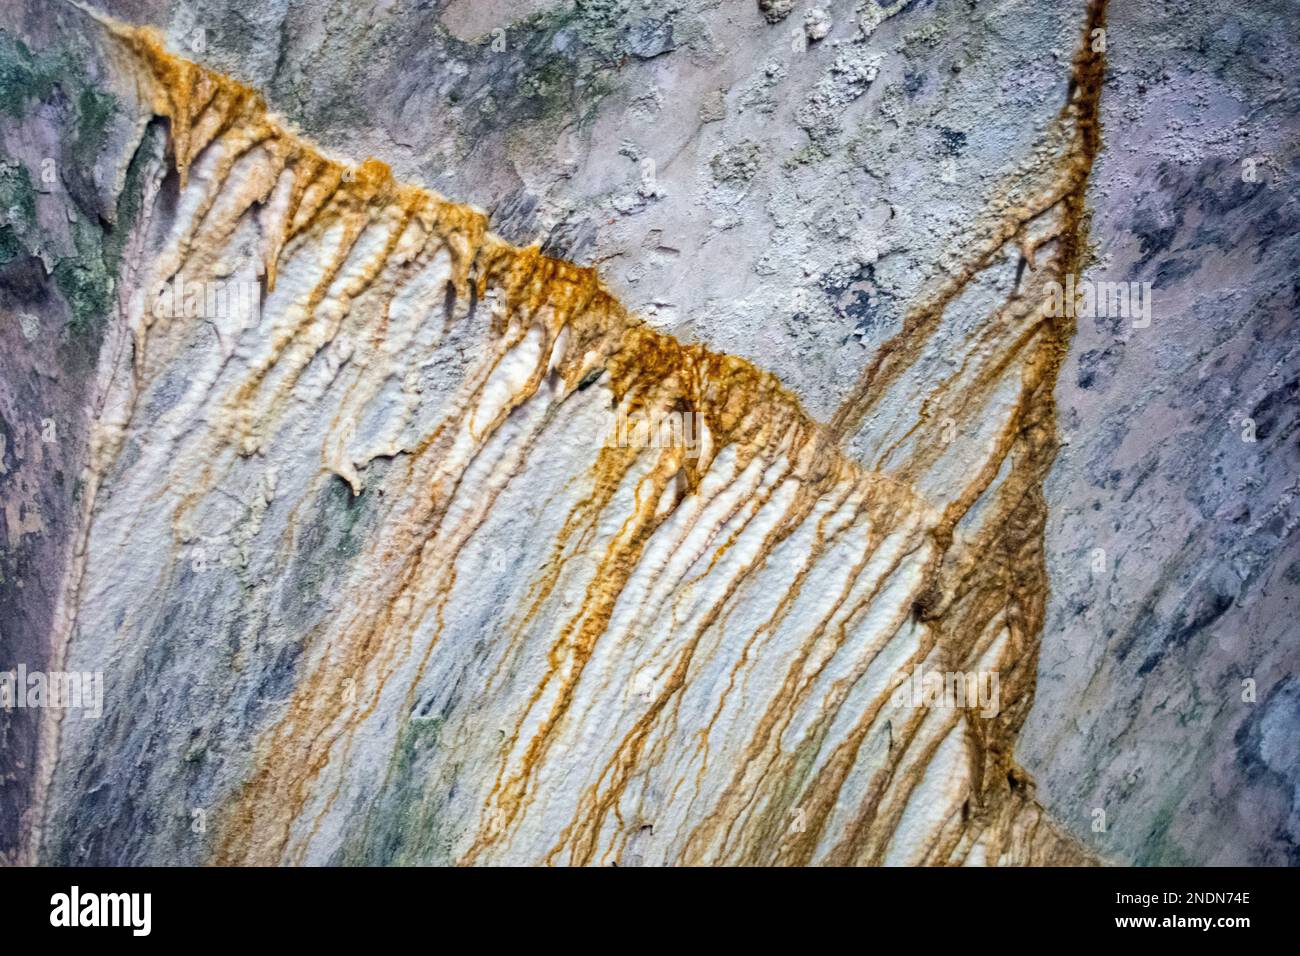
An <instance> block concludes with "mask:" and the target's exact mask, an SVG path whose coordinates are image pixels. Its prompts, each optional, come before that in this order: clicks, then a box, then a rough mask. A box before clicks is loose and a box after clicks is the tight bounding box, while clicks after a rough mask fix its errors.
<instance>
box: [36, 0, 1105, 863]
mask: <svg viewBox="0 0 1300 956" xmlns="http://www.w3.org/2000/svg"><path fill="white" fill-rule="evenodd" d="M1103 16H1104V13H1103V4H1101V3H1096V4H1094V5H1093V7H1092V9H1091V12H1090V14H1089V19H1088V21H1087V22H1086V23H1084V24H1081V25H1080V26H1081V29H1082V30H1083V35H1084V37H1085V41H1086V38H1087V36H1088V35H1089V33H1090V31H1092V30H1095V29H1098V28H1100V27H1101V26H1102V25H1103ZM102 28H103V29H105V30H107V31H110V32H111V34H112V36H113V39H112V41H111V42H112V44H113V45H114V49H116V51H117V53H116V54H115V55H116V56H118V57H119V58H120V62H121V64H123V65H122V66H121V69H123V70H129V71H131V73H132V75H134V76H135V78H136V82H137V83H138V88H139V90H140V91H141V96H142V99H143V102H144V104H145V105H146V107H147V111H148V112H151V113H152V114H153V115H154V116H156V117H158V118H160V119H153V120H150V121H149V122H148V123H147V124H143V125H141V127H140V142H139V146H138V149H137V155H136V159H135V160H134V161H133V166H134V167H135V168H137V169H140V170H142V174H141V176H140V181H141V185H140V190H141V208H140V212H139V215H138V216H137V217H136V219H135V220H134V222H133V224H132V225H131V228H130V234H129V236H128V238H127V239H126V240H125V251H124V253H123V257H122V262H123V266H122V271H121V274H120V276H119V278H118V282H117V284H116V294H115V301H114V303H113V305H114V310H115V314H116V315H117V316H118V318H116V319H113V320H112V321H110V323H109V325H108V328H107V330H106V332H105V340H104V344H103V348H102V353H101V358H100V361H99V372H98V378H97V380H96V384H95V386H94V395H93V396H92V404H93V407H94V409H95V410H96V414H95V416H94V417H95V422H94V425H93V428H92V430H91V433H90V437H89V444H88V450H87V460H86V464H85V469H84V477H83V480H82V490H81V494H80V507H81V512H80V515H79V517H78V518H77V521H76V529H77V530H76V531H75V533H74V535H73V543H72V547H71V551H70V558H69V570H68V573H67V575H66V578H65V583H64V586H63V589H62V592H61V596H60V598H59V603H58V605H57V608H56V612H55V618H54V628H53V634H52V636H51V643H50V649H49V655H50V656H49V669H50V670H60V671H76V672H92V673H93V672H102V673H103V674H105V675H107V676H106V684H107V691H106V694H107V700H106V702H105V717H104V719H101V720H97V721H80V720H77V719H75V718H73V717H63V718H61V712H60V711H58V710H49V711H46V712H45V713H44V714H43V715H42V722H41V724H40V728H39V746H38V749H37V759H36V762H35V766H34V767H33V768H32V770H33V785H32V793H31V806H32V808H33V809H32V811H31V812H30V813H29V814H28V816H27V817H26V818H25V819H26V821H27V822H26V825H25V829H24V833H23V843H24V845H25V846H26V848H27V853H28V855H29V857H30V858H32V859H36V860H41V861H49V862H91V861H95V862H171V861H177V860H189V861H195V862H218V863H232V864H234V863H241V864H251V863H257V864H265V863H272V864H274V863H323V862H331V861H332V862H381V863H393V862H433V863H464V864H481V863H559V864H611V863H617V864H619V865H628V864H634V863H645V864H675V863H750V864H773V863H775V864H810V863H811V864H867V863H1047V862H1066V863H1075V862H1086V861H1088V860H1090V859H1091V854H1089V853H1088V852H1086V851H1085V850H1083V849H1082V848H1081V847H1079V846H1078V845H1077V844H1076V843H1075V842H1074V841H1073V840H1072V839H1071V838H1069V837H1067V836H1066V835H1064V833H1063V831H1061V830H1059V829H1058V828H1057V827H1056V826H1055V825H1054V824H1053V823H1052V822H1051V821H1050V820H1049V819H1048V818H1047V816H1046V814H1045V813H1044V812H1043V811H1042V809H1041V808H1040V806H1039V805H1038V803H1037V802H1036V800H1035V797H1034V788H1033V785H1032V782H1031V781H1030V779H1029V778H1028V776H1027V775H1026V774H1025V773H1024V772H1023V771H1022V770H1021V769H1020V768H1019V767H1018V766H1017V765H1016V763H1015V762H1014V760H1013V756H1012V749H1013V745H1014V741H1015V738H1016V735H1017V733H1018V732H1019V730H1020V727H1021V725H1022V723H1023V721H1024V719H1025V716H1026V714H1027V712H1028V708H1029V706H1030V704H1031V702H1032V697H1033V690H1034V682H1035V667H1036V663H1037V652H1038V642H1039V640H1040V636H1041V631H1042V625H1043V617H1044V601H1045V596H1046V592H1047V581H1046V571H1045V565H1044V557H1043V524H1044V518H1045V506H1044V502H1043V495H1042V490H1041V486H1042V482H1043V478H1044V475H1045V473H1046V469H1047V468H1048V466H1049V465H1050V462H1051V460H1052V457H1053V454H1054V451H1055V441H1056V438H1055V409H1054V404H1053V398H1052V388H1053V385H1054V383H1055V380H1056V373H1057V369H1058V367H1059V366H1060V363H1061V360H1062V357H1063V355H1064V352H1065V350H1066V348H1067V345H1068V343H1069V340H1070V337H1071V334H1072V331H1073V330H1072V328H1071V323H1072V320H1070V319H1066V318H1063V317H1053V316H1051V315H1049V314H1047V310H1046V308H1045V305H1044V303H1045V299H1044V297H1043V296H1042V294H1041V290H1042V288H1043V286H1044V283H1045V282H1046V281H1048V280H1052V279H1061V278H1062V277H1063V276H1064V275H1065V274H1066V273H1068V272H1073V271H1077V269H1078V267H1079V264H1080V261H1081V255H1082V250H1083V244H1084V241H1085V236H1084V226H1085V215H1084V187H1085V184H1086V182H1087V179H1088V175H1089V171H1090V168H1091V165H1092V161H1093V158H1094V156H1095V155H1096V152H1097V145H1098V136H1099V123H1098V102H1099V97H1100V92H1101V69H1102V63H1101V54H1100V53H1099V52H1095V51H1093V49H1092V48H1091V47H1090V46H1089V44H1088V43H1087V42H1084V43H1083V44H1082V45H1081V46H1080V52H1079V53H1078V54H1077V56H1076V57H1075V59H1074V63H1073V71H1074V78H1073V81H1072V82H1071V84H1070V90H1069V97H1068V102H1066V103H1065V104H1064V106H1063V108H1062V110H1061V112H1060V114H1059V117H1058V119H1057V121H1056V123H1055V125H1054V126H1053V127H1052V129H1051V130H1050V132H1049V134H1048V135H1047V136H1046V137H1045V139H1044V141H1043V142H1042V144H1041V146H1040V148H1039V149H1038V150H1037V151H1036V152H1035V153H1034V155H1033V156H1032V157H1031V158H1029V159H1027V160H1026V162H1025V164H1024V166H1023V168H1022V169H1021V170H1020V171H1019V172H1018V174H1017V175H1016V176H1015V177H1014V179H1013V181H1011V182H1009V183H1008V184H1007V186H1006V188H1005V189H1004V190H1003V191H1002V193H1001V195H1000V198H999V199H998V200H997V201H996V202H994V203H993V204H991V206H990V208H989V209H988V210H987V214H986V217H985V220H984V223H983V226H982V227H981V232H980V234H979V235H978V236H975V237H972V238H971V240H970V242H969V243H968V244H967V246H966V248H965V250H964V251H963V254H962V259H961V261H960V262H956V263H955V264H954V265H953V266H952V267H951V268H950V269H948V270H947V278H946V280H945V281H944V282H943V283H942V284H941V285H939V286H938V287H936V288H935V289H933V290H932V293H931V295H930V296H929V297H928V298H927V299H925V300H924V301H922V302H920V303H919V304H917V305H916V306H915V307H914V308H913V310H912V311H911V313H910V314H909V316H908V318H907V320H906V322H905V323H904V327H903V329H902V331H901V332H899V333H898V334H897V335H895V336H894V337H893V338H892V339H890V340H889V341H888V342H887V343H886V344H884V345H883V346H882V347H881V348H880V349H879V350H877V351H876V353H875V354H874V356H873V357H872V358H871V359H870V361H869V364H868V366H867V368H866V371H865V373H864V375H863V377H862V380H861V382H860V384H859V386H858V387H857V388H856V389H854V390H853V392H852V393H851V395H850V396H849V398H848V400H847V401H846V402H845V403H844V404H843V406H842V407H841V408H840V410H839V411H838V412H837V413H836V414H835V415H834V417H833V419H832V421H831V422H830V423H829V425H828V426H823V425H820V424H818V423H817V422H815V421H813V420H812V419H811V418H810V417H809V416H808V415H807V414H805V412H804V411H803V410H802V408H801V406H800V404H799V402H798V401H797V400H796V399H795V397H794V396H793V395H792V394H791V393H790V392H789V391H787V390H786V389H785V388H783V387H782V385H781V383H780V382H778V381H777V380H776V379H775V378H774V377H773V376H772V375H770V374H767V373H764V372H762V371H760V370H759V369H757V368H755V367H753V366H752V365H751V364H749V363H748V362H746V361H743V360H741V359H738V358H734V357H731V356H728V355H723V354H718V353H715V352H712V351H709V350H708V349H706V348H704V347H702V346H698V345H685V344H681V343H679V342H678V341H676V340H674V339H673V338H672V337H670V336H668V335H666V334H663V333H660V332H657V331H654V330H653V329H651V328H650V327H649V326H647V325H645V324H643V323H642V322H640V321H639V320H637V319H636V318H635V317H633V316H631V315H629V314H628V313H627V312H626V311H625V309H624V308H623V307H622V306H621V305H620V304H619V302H618V301H616V300H615V299H614V298H613V297H612V296H611V294H610V293H609V292H608V291H607V290H606V289H605V287H604V286H603V285H602V284H601V282H600V281H599V279H598V278H597V277H596V275H595V273H594V272H593V271H592V270H590V269H584V268H579V267H577V266H574V265H571V264H569V263H566V262H563V261H559V260H557V259H554V258H549V257H547V256H544V255H542V254H540V253H539V251H538V250H537V249H536V248H517V247H515V246H512V245H510V244H508V243H507V242H505V241H503V240H502V239H500V238H498V237H496V236H494V235H493V234H492V233H490V232H489V231H488V229H487V224H486V220H485V217H484V216H483V215H482V214H481V213H479V212H476V211H475V210H473V209H471V208H468V207H465V206H460V205H456V204H454V203H452V202H450V201H447V200H445V199H443V198H441V197H440V196H437V195H435V194H433V193H431V192H429V191H427V190H424V189H420V188H417V187H414V186H409V185H404V184H401V183H399V182H397V181H395V180H394V178H393V176H392V175H391V174H390V172H389V169H388V168H387V167H386V166H385V165H384V164H382V163H380V162H378V161H376V160H370V161H367V162H366V163H364V164H362V165H360V166H356V167H353V166H350V165H348V164H346V163H344V162H340V161H337V160H334V159H331V158H328V157H327V156H325V155H323V153H322V152H321V151H319V150H318V149H317V148H316V147H314V146H313V145H312V144H311V143H309V142H307V141H306V140H305V139H303V138H301V137H300V136H298V135H296V134H294V133H291V132H289V131H287V130H286V129H285V128H284V126H283V125H282V124H281V123H280V122H278V121H277V120H276V119H275V118H274V117H273V116H271V115H270V114H269V113H268V111H267V108H266V106H265V104H264V103H263V101H262V98H261V97H260V96H259V95H258V94H257V93H256V92H255V91H253V90H252V89H250V88H248V87H246V86H243V85H241V84H240V83H237V82H235V81H234V80H231V79H229V78H227V77H224V76H222V75H219V74H216V73H214V72H211V71H209V70H207V69H204V68H201V67H199V66H197V65H194V64H192V63H189V62H187V61H185V60H183V59H180V58H178V57H176V56H174V55H172V54H170V53H168V52H166V51H165V50H164V49H163V47H162V45H161V42H160V40H159V39H158V38H157V37H156V36H155V35H154V34H152V33H151V32H150V31H148V30H145V29H137V28H128V27H125V26H120V25H117V24H111V23H110V24H106V25H104V26H103V27H102ZM164 134H165V135H164ZM1008 255H1013V256H1016V257H1018V260H1019V270H1018V273H1017V280H1016V283H1015V286H1014V288H1013V289H1011V290H1010V291H1009V292H1007V294H1006V295H1005V298H1004V300H1003V301H1002V302H1000V303H999V304H997V306H996V307H995V308H993V309H991V310H987V309H986V310H983V311H982V312H981V313H980V314H978V315H971V314H970V313H969V310H967V314H966V317H965V319H964V321H966V322H967V323H968V326H967V328H966V329H965V330H964V336H963V337H964V340H965V342H966V343H967V346H966V347H965V349H964V350H963V351H962V352H961V354H952V353H951V352H950V351H948V350H946V349H944V348H942V347H937V346H936V344H935V343H936V339H935V337H934V335H933V332H934V330H935V329H936V328H937V327H938V326H939V325H940V324H941V323H943V322H945V321H949V320H950V316H951V314H952V313H953V312H954V311H959V310H954V308H953V307H954V304H956V303H959V302H960V301H961V300H962V297H963V296H964V295H966V294H967V292H968V289H969V288H970V287H971V286H972V284H973V282H974V280H976V279H977V278H978V277H979V275H980V274H981V273H982V272H983V271H984V270H986V269H987V268H988V267H989V265H990V263H993V262H1003V261H1005V259H1006V258H1007V256H1008ZM945 341H947V340H945ZM850 439H853V440H854V447H853V453H852V455H849V454H846V452H845V450H844V449H845V443H846V442H848V441H849V440H850ZM232 609H233V610H232ZM953 675H957V678H956V679H955V680H953V679H950V678H952V676H953ZM936 681H937V683H936ZM940 683H941V684H942V685H943V691H942V692H936V687H938V686H939V684H940ZM959 689H965V690H967V691H970V693H969V694H968V695H967V696H966V697H965V699H960V700H959V699H952V700H949V699H947V691H949V690H952V691H954V692H955V691H956V690H959ZM110 782H111V783H110Z"/></svg>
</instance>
